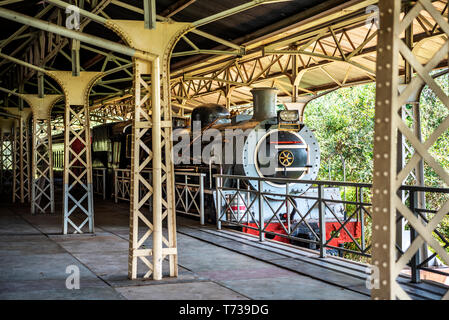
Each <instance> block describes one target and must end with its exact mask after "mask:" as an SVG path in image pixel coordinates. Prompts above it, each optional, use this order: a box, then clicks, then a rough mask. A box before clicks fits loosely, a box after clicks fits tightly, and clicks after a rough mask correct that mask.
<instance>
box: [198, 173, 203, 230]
mask: <svg viewBox="0 0 449 320" xmlns="http://www.w3.org/2000/svg"><path fill="white" fill-rule="evenodd" d="M199 178H200V224H201V225H202V226H204V176H203V175H202V174H201V175H200V177H199Z"/></svg>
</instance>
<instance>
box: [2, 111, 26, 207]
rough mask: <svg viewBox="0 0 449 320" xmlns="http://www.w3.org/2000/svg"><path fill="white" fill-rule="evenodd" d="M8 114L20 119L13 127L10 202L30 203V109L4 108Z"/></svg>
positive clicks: (16, 120) (15, 121)
mask: <svg viewBox="0 0 449 320" xmlns="http://www.w3.org/2000/svg"><path fill="white" fill-rule="evenodd" d="M4 109H5V110H6V111H7V112H8V113H11V114H13V115H15V116H18V117H20V119H15V120H14V126H13V141H14V143H13V193H12V201H13V202H16V200H19V201H20V203H25V201H27V202H30V200H31V199H30V196H31V194H30V165H29V164H30V157H29V144H28V141H29V135H28V129H29V128H28V120H29V117H30V114H31V109H24V110H22V111H20V110H19V109H17V108H4Z"/></svg>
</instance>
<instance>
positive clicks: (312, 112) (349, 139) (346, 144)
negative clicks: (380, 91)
mask: <svg viewBox="0 0 449 320" xmlns="http://www.w3.org/2000/svg"><path fill="white" fill-rule="evenodd" d="M374 103H375V86H374V84H367V85H363V86H357V87H352V88H344V89H340V90H337V91H334V92H331V93H330V94H327V95H325V96H323V97H321V98H318V99H316V100H313V101H311V102H310V103H309V104H308V105H307V108H306V110H305V114H304V122H305V123H306V124H307V125H308V126H309V127H310V128H311V129H312V130H313V131H314V133H315V135H316V136H317V139H318V141H319V144H320V149H321V168H320V171H319V175H318V179H320V180H329V165H330V169H331V170H330V171H331V180H335V181H343V176H344V175H343V162H342V159H344V161H345V167H346V181H353V182H369V181H371V180H372V171H373V161H372V158H373V132H374Z"/></svg>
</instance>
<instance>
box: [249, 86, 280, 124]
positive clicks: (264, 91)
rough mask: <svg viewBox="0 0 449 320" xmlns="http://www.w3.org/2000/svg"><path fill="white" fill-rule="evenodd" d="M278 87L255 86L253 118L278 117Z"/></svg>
mask: <svg viewBox="0 0 449 320" xmlns="http://www.w3.org/2000/svg"><path fill="white" fill-rule="evenodd" d="M277 92H278V89H276V88H254V89H253V90H251V93H252V94H253V105H254V109H253V110H254V111H253V120H257V121H263V120H265V119H269V118H274V117H276V115H277V114H276V97H277Z"/></svg>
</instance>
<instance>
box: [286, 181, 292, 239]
mask: <svg viewBox="0 0 449 320" xmlns="http://www.w3.org/2000/svg"><path fill="white" fill-rule="evenodd" d="M288 187H289V184H288V182H287V183H286V184H285V212H286V215H287V230H288V235H289V236H290V232H291V221H290V210H289V205H288V200H289V192H288Z"/></svg>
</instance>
